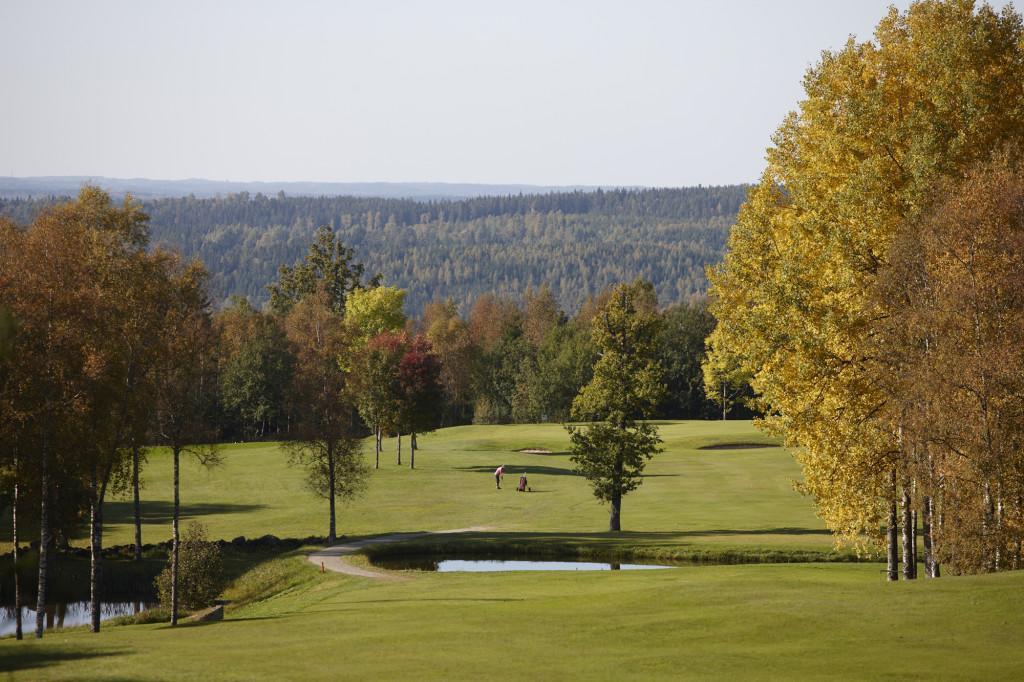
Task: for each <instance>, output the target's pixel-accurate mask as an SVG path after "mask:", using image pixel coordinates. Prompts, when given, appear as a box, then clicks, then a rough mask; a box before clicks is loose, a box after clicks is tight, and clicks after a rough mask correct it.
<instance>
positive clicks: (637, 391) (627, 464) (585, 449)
mask: <svg viewBox="0 0 1024 682" xmlns="http://www.w3.org/2000/svg"><path fill="white" fill-rule="evenodd" d="M653 307H654V306H652V305H651V304H650V285H648V284H646V283H644V282H642V281H636V282H633V283H631V284H621V285H619V286H618V287H616V288H615V289H614V290H613V291H612V292H611V296H610V297H609V300H608V303H607V305H606V306H605V307H604V309H603V310H601V311H599V312H598V313H597V314H596V315H595V316H594V319H593V321H592V327H593V332H592V333H593V339H594V345H595V346H596V347H597V350H598V353H599V359H598V361H597V364H596V365H595V366H594V377H593V379H591V381H590V383H588V384H587V385H586V386H584V387H583V389H582V390H581V391H580V393H579V395H578V396H577V397H576V400H575V401H574V403H573V416H574V418H575V419H577V420H581V421H590V422H591V423H590V424H587V425H585V426H567V427H566V428H567V430H568V431H569V438H570V440H571V442H572V455H571V456H570V459H571V460H572V462H573V463H574V464H575V465H576V470H577V471H578V472H579V473H580V474H582V475H583V476H585V477H586V478H587V480H588V481H590V484H591V487H592V489H593V492H594V496H595V497H596V498H597V499H598V500H600V501H602V502H607V503H608V504H609V506H610V516H609V522H608V529H609V530H611V531H618V530H621V529H622V524H621V516H622V497H623V496H624V495H626V494H627V493H629V492H630V491H632V490H635V489H636V488H638V487H639V486H640V484H641V483H642V482H643V479H642V478H641V475H642V473H643V470H644V466H645V465H646V463H647V460H648V459H650V458H651V457H652V456H653V455H654V454H656V453H657V452H659V451H660V447H659V444H660V443H661V439H660V438H659V437H658V430H657V427H655V426H654V425H653V424H651V423H649V422H644V421H641V420H642V419H644V418H645V417H646V416H647V415H649V414H650V412H651V410H652V409H653V408H654V406H655V405H656V404H657V403H658V400H660V399H661V396H662V393H663V392H664V386H663V384H662V370H661V368H660V367H659V365H658V363H657V343H656V339H657V336H658V331H659V327H660V324H661V321H660V319H659V317H658V315H657V313H656V311H655V310H654V309H653Z"/></svg>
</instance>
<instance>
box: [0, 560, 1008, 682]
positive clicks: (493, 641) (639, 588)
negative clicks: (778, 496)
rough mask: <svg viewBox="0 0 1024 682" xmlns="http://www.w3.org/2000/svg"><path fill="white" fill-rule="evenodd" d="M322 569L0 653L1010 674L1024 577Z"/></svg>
mask: <svg viewBox="0 0 1024 682" xmlns="http://www.w3.org/2000/svg"><path fill="white" fill-rule="evenodd" d="M405 575H406V576H407V578H406V579H405V580H401V581H390V582H387V581H374V580H367V579H362V578H353V577H348V576H342V575H338V574H331V573H327V574H320V573H319V572H318V571H317V570H316V569H315V568H314V567H312V566H310V565H309V564H308V563H306V562H305V561H304V560H303V559H302V557H300V556H293V557H290V558H285V559H281V560H278V561H275V562H271V563H270V564H268V565H264V566H262V567H260V568H258V569H256V570H255V571H254V572H253V575H251V576H250V577H249V578H248V579H243V580H242V581H241V582H240V585H239V586H238V587H237V588H236V589H235V590H234V592H229V594H228V596H231V597H235V598H242V599H243V600H245V599H246V598H248V599H253V598H254V596H253V595H254V594H255V592H254V591H253V590H252V589H249V586H247V584H246V580H248V581H250V582H252V583H253V584H254V585H256V586H259V587H260V588H265V587H266V586H271V585H273V586H276V587H275V588H274V589H275V592H274V593H273V594H272V595H268V596H267V597H266V598H264V599H258V598H257V599H256V601H251V602H249V603H246V604H244V605H241V606H239V607H236V608H234V609H232V610H231V611H230V612H229V614H228V616H227V619H226V620H225V621H223V622H220V623H213V624H207V625H195V626H185V627H179V628H176V629H171V628H169V627H167V626H163V625H143V626H121V627H109V628H106V629H105V630H104V631H103V632H102V633H100V634H99V635H92V634H89V633H87V632H84V631H68V632H63V633H59V634H55V635H48V636H47V637H46V638H45V639H43V640H42V641H41V642H36V641H34V640H30V641H25V642H21V643H19V642H14V641H12V640H9V639H8V640H4V641H2V642H0V668H2V669H6V670H8V671H12V670H13V671H17V673H16V674H15V675H13V677H14V678H16V679H51V678H53V679H93V680H100V679H102V680H127V679H205V680H221V679H223V680H249V679H353V680H356V679H359V680H363V679H430V680H435V679H437V680H478V679H521V680H563V679H637V680H645V679H680V678H705V679H706V678H710V677H714V678H731V679H751V678H754V679H760V678H774V679H802V678H808V677H815V678H819V677H832V678H841V679H851V678H859V679H877V678H880V677H886V678H893V677H897V676H899V677H903V678H912V679H921V678H940V679H950V678H954V679H1019V678H1020V677H1021V675H1022V674H1024V657H1022V656H1021V654H1020V642H1021V641H1022V637H1024V615H1022V614H1024V611H1022V609H1021V608H1020V606H1021V600H1022V597H1021V594H1022V589H1024V576H1022V575H1019V574H1002V575H993V576H981V577H969V578H943V579H941V580H937V581H923V580H922V581H919V582H918V583H916V584H913V583H899V584H896V585H888V584H886V583H884V582H883V580H882V578H881V576H880V574H879V572H878V571H877V565H873V564H825V565H823V564H787V565H743V566H706V567H688V568H677V569H671V570H666V571H636V572H628V571H621V572H614V573H549V574H537V573H508V574H497V573H495V574H461V575H459V574H429V573H423V574H412V573H407V574H405Z"/></svg>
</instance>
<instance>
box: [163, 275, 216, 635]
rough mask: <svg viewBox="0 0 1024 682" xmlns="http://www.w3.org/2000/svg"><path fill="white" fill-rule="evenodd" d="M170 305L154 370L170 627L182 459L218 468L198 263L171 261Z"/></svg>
mask: <svg viewBox="0 0 1024 682" xmlns="http://www.w3.org/2000/svg"><path fill="white" fill-rule="evenodd" d="M168 268H169V276H168V288H167V291H166V294H165V295H166V301H167V304H166V306H165V307H164V310H163V312H164V315H163V320H162V325H161V333H162V334H163V335H164V341H163V344H162V347H161V349H160V350H161V355H160V358H159V359H158V360H157V362H156V366H155V370H154V382H155V394H156V397H157V400H156V410H155V420H154V424H155V426H154V433H155V435H156V436H157V438H158V442H160V443H162V444H163V445H165V446H167V447H168V448H169V449H170V451H171V460H172V467H173V488H174V504H173V511H172V514H171V534H172V545H171V604H170V605H171V625H177V623H178V607H179V599H178V585H179V578H180V576H179V573H180V570H179V566H180V565H179V559H180V543H181V533H180V516H181V495H180V489H181V485H180V482H181V474H180V471H181V464H180V462H181V455H182V454H183V453H184V454H191V455H193V456H194V457H195V458H196V459H197V460H198V461H199V462H200V463H201V464H203V465H205V466H214V465H216V464H218V463H219V461H220V459H219V451H218V449H217V448H216V446H214V445H208V444H210V443H215V442H216V437H217V428H216V425H215V424H214V423H213V420H212V413H213V409H214V404H215V403H214V401H215V398H216V386H217V376H216V363H215V360H216V358H215V355H214V341H215V335H214V330H213V321H212V319H211V316H210V311H209V303H208V301H207V297H206V289H205V285H206V278H207V274H206V270H205V268H203V266H202V265H201V264H199V263H194V262H193V263H189V264H187V265H184V264H181V263H180V262H178V261H177V260H176V259H173V258H172V259H170V261H169V264H168Z"/></svg>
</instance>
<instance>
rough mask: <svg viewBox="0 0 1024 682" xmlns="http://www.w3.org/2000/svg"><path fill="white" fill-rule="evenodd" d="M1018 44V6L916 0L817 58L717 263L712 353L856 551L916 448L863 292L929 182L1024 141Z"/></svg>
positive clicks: (1023, 74)
mask: <svg viewBox="0 0 1024 682" xmlns="http://www.w3.org/2000/svg"><path fill="white" fill-rule="evenodd" d="M1022 36H1024V33H1022V28H1021V17H1020V15H1018V14H1016V13H1015V12H1014V11H1013V10H1012V8H1006V9H1003V10H1002V11H1001V12H997V11H995V10H993V9H992V8H991V7H989V6H987V5H984V6H981V7H976V6H975V5H974V3H973V2H970V1H968V0H949V1H942V0H924V1H921V2H915V3H914V4H912V5H911V6H910V8H909V9H908V10H907V11H906V12H903V13H901V12H899V11H897V10H895V9H892V10H890V12H889V14H888V15H887V16H886V17H885V18H884V19H883V20H882V21H881V23H879V25H878V27H877V29H876V31H875V36H874V40H872V41H869V42H863V43H858V42H855V41H854V40H853V39H851V40H850V41H849V42H848V43H847V44H846V46H845V47H844V48H843V49H841V50H839V51H837V52H832V53H825V54H824V55H823V56H822V59H821V61H820V62H819V63H818V64H817V65H816V66H814V67H813V68H812V69H810V70H809V72H808V73H807V75H806V77H805V79H804V89H805V92H806V98H805V99H804V100H803V101H802V102H801V103H800V105H799V109H798V111H796V112H793V113H791V114H790V115H789V116H788V117H787V118H786V119H785V121H784V122H783V124H782V126H781V127H780V128H779V130H778V132H777V133H776V135H775V137H774V140H773V141H774V146H773V147H772V148H771V149H769V151H768V166H767V168H766V170H765V172H764V174H763V175H762V177H761V180H760V182H759V183H758V184H757V185H756V186H755V187H754V188H753V189H752V190H751V192H750V195H749V197H748V200H747V203H746V204H745V205H744V207H743V209H742V210H741V212H740V215H739V218H738V222H737V225H736V227H735V228H734V229H733V232H732V235H731V237H730V241H729V253H728V255H727V256H726V258H725V261H724V262H723V263H722V264H721V265H720V266H718V267H717V268H714V269H712V271H711V272H710V273H709V277H710V279H711V284H712V286H711V294H712V301H713V302H712V311H713V313H714V314H715V316H716V318H717V320H718V324H717V327H716V329H715V331H714V332H713V333H712V335H711V337H710V339H709V343H710V348H711V353H712V356H713V357H714V356H715V355H719V354H726V355H728V356H732V357H735V358H738V359H739V362H740V365H741V368H742V369H744V370H745V371H747V372H749V373H750V375H751V376H752V380H751V383H752V386H753V388H754V389H755V391H756V392H757V394H758V400H759V402H760V403H761V407H762V408H764V409H765V412H766V414H768V415H769V416H768V417H766V418H765V419H764V421H763V422H762V424H763V426H765V427H766V428H768V429H769V430H771V431H773V432H776V433H780V434H782V435H784V436H785V439H786V442H787V444H789V445H791V446H794V447H796V448H797V450H796V452H797V458H798V460H799V461H800V463H801V465H802V468H803V475H804V476H803V481H802V484H801V485H802V489H803V490H804V491H805V492H806V493H808V494H810V495H812V496H813V497H814V498H815V500H816V502H817V506H818V513H819V514H820V516H821V517H822V518H823V519H824V520H825V521H826V523H827V524H828V526H829V527H830V528H831V529H833V530H834V531H835V532H837V533H838V534H840V536H841V537H842V538H844V539H846V540H849V541H853V542H854V543H858V544H863V543H864V541H865V540H866V539H871V538H876V537H877V529H878V528H879V526H880V525H883V524H884V523H885V519H886V516H890V517H891V516H893V515H891V514H888V512H889V511H890V510H891V505H893V504H895V503H896V502H897V500H898V498H899V497H901V495H900V491H899V490H898V489H897V488H899V487H900V486H901V485H904V484H905V482H906V481H907V471H906V466H905V465H906V462H907V461H908V457H909V453H908V449H909V448H911V447H913V446H914V444H913V443H912V442H911V441H910V440H908V439H906V438H902V437H901V436H900V428H899V427H900V425H899V423H898V420H897V423H896V424H894V423H893V420H892V419H891V415H892V414H893V413H894V411H893V405H891V404H890V401H889V396H888V395H887V394H886V391H885V390H884V388H883V387H882V386H880V384H879V381H878V377H879V375H880V374H881V373H882V372H883V371H885V370H886V368H887V365H886V360H885V359H884V358H879V357H877V356H876V355H874V354H873V350H874V347H873V345H872V344H871V343H870V342H869V339H870V335H871V334H872V333H873V325H874V324H875V319H874V318H873V312H874V311H873V306H872V304H871V301H870V298H871V293H870V292H871V290H872V286H873V284H874V282H875V280H876V277H877V274H878V271H879V269H880V268H881V267H882V266H883V265H884V264H885V261H886V258H887V257H888V254H889V250H890V247H891V246H892V244H893V241H894V238H895V236H896V235H897V234H898V232H899V230H900V229H901V226H903V225H905V224H906V223H907V222H908V221H914V220H916V219H917V218H918V217H919V216H920V213H921V211H922V209H923V207H924V205H925V203H926V202H925V199H926V196H927V194H928V192H929V190H930V188H931V187H933V186H934V184H935V183H936V182H937V181H939V180H941V179H942V178H945V177H950V176H952V175H954V174H956V173H958V172H960V171H961V170H962V169H964V168H966V167H968V166H969V165H970V164H972V163H974V162H975V161H977V160H979V159H984V158H987V157H988V156H989V155H990V154H991V153H992V151H993V150H994V149H997V148H998V147H1000V146H1001V145H1003V144H1004V143H1005V142H1007V141H1011V140H1015V139H1019V138H1020V137H1021V135H1022V133H1024V49H1022V45H1024V42H1022ZM712 388H714V385H712ZM895 412H896V413H897V414H898V413H899V410H898V409H897V410H895ZM894 480H895V482H896V485H893V481H894Z"/></svg>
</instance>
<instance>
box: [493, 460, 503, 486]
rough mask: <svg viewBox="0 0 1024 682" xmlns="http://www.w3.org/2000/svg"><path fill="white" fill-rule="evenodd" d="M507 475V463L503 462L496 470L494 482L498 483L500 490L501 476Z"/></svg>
mask: <svg viewBox="0 0 1024 682" xmlns="http://www.w3.org/2000/svg"><path fill="white" fill-rule="evenodd" d="M504 475H505V465H504V464H502V465H501V466H500V467H498V468H497V469H495V470H494V482H495V483H496V484H497V485H498V490H501V477H502V476H504Z"/></svg>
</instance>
